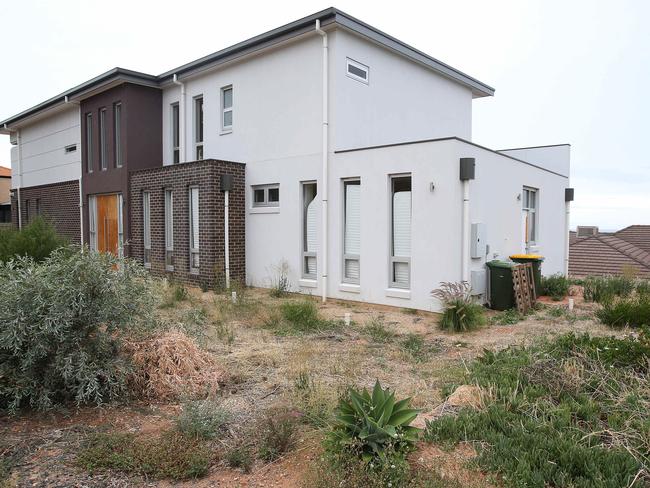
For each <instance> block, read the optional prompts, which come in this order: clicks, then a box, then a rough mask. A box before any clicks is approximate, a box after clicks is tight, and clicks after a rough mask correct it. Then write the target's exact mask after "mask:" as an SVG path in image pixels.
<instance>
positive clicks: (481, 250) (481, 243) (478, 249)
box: [469, 222, 487, 259]
mask: <svg viewBox="0 0 650 488" xmlns="http://www.w3.org/2000/svg"><path fill="white" fill-rule="evenodd" d="M470 239H471V241H470V247H469V254H470V256H471V257H472V259H478V258H484V257H485V256H486V254H487V247H486V246H487V229H486V228H485V224H483V223H481V222H477V223H475V224H472V232H471V234H470Z"/></svg>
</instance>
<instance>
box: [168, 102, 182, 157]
mask: <svg viewBox="0 0 650 488" xmlns="http://www.w3.org/2000/svg"><path fill="white" fill-rule="evenodd" d="M169 107H170V122H171V123H170V124H169V125H170V129H171V134H170V137H171V150H172V164H178V163H180V162H181V146H180V144H181V113H180V105H179V104H178V102H173V103H172V104H170V106H169Z"/></svg>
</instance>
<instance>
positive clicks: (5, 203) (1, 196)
mask: <svg viewBox="0 0 650 488" xmlns="http://www.w3.org/2000/svg"><path fill="white" fill-rule="evenodd" d="M3 227H11V168H6V167H5V166H0V229H2V228H3Z"/></svg>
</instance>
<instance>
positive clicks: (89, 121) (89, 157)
mask: <svg viewBox="0 0 650 488" xmlns="http://www.w3.org/2000/svg"><path fill="white" fill-rule="evenodd" d="M86 171H88V173H92V172H93V114H86Z"/></svg>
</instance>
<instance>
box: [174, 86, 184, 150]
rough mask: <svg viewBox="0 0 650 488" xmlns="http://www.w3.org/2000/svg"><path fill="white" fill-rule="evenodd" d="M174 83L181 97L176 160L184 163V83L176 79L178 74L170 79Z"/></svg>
mask: <svg viewBox="0 0 650 488" xmlns="http://www.w3.org/2000/svg"><path fill="white" fill-rule="evenodd" d="M172 81H173V82H174V84H175V85H178V86H180V87H181V98H180V101H179V103H178V132H179V136H180V137H179V138H178V152H179V153H180V154H179V156H178V162H179V163H184V162H185V158H186V155H185V83H183V82H181V81H178V76H177V75H176V74H174V78H173V80H172Z"/></svg>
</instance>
